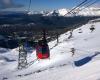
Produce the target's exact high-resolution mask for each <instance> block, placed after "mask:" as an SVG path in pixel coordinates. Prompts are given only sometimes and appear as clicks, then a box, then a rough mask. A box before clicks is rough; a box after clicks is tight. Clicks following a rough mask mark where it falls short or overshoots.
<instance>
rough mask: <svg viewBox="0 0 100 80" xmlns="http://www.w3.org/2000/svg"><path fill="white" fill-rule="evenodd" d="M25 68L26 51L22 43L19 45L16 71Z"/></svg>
mask: <svg viewBox="0 0 100 80" xmlns="http://www.w3.org/2000/svg"><path fill="white" fill-rule="evenodd" d="M26 67H27V51H26V50H25V48H24V43H21V44H20V45H19V57H18V69H23V68H26Z"/></svg>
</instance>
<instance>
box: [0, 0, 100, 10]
mask: <svg viewBox="0 0 100 80" xmlns="http://www.w3.org/2000/svg"><path fill="white" fill-rule="evenodd" d="M29 1H30V0H0V10H21V11H24V10H27V9H28V5H29ZM82 1H84V0H32V3H31V10H37V11H38V10H52V9H59V8H72V7H74V6H76V5H77V4H79V3H80V2H82ZM91 1H95V0H91ZM98 1H99V2H98V3H97V4H95V5H94V6H99V5H100V0H98Z"/></svg>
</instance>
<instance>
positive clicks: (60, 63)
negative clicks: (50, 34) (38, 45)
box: [0, 19, 100, 80]
mask: <svg viewBox="0 0 100 80" xmlns="http://www.w3.org/2000/svg"><path fill="white" fill-rule="evenodd" d="M98 20H100V19H98ZM91 27H94V30H93V31H92V30H91ZM72 34H73V35H72V37H71V38H69V39H68V37H69V36H70V31H68V32H66V33H64V34H62V35H60V37H59V44H58V45H56V40H54V41H51V42H49V47H50V53H51V54H50V59H46V60H39V61H35V60H36V51H35V50H33V52H29V53H28V57H27V58H28V63H29V65H30V66H29V67H28V68H26V69H22V70H18V69H17V61H18V49H13V50H8V49H3V48H0V80H73V79H74V80H100V37H99V36H100V22H95V23H92V22H90V23H88V24H85V25H83V26H81V27H80V28H77V29H74V30H73V32H72ZM55 45H56V46H55ZM72 48H74V53H72Z"/></svg>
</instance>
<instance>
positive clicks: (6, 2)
mask: <svg viewBox="0 0 100 80" xmlns="http://www.w3.org/2000/svg"><path fill="white" fill-rule="evenodd" d="M20 7H23V5H21V4H15V3H14V2H13V0H0V9H7V8H20Z"/></svg>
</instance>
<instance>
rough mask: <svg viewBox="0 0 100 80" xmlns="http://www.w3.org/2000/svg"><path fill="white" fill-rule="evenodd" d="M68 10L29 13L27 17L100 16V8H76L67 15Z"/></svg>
mask: <svg viewBox="0 0 100 80" xmlns="http://www.w3.org/2000/svg"><path fill="white" fill-rule="evenodd" d="M69 11H70V10H69V9H66V8H63V9H58V10H53V11H41V12H37V13H36V12H29V13H28V14H29V15H32V14H42V15H43V16H100V8H94V7H90V8H85V9H84V7H82V8H78V9H76V10H75V11H73V12H72V13H71V14H70V15H69V14H67V13H68V12H69Z"/></svg>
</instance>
